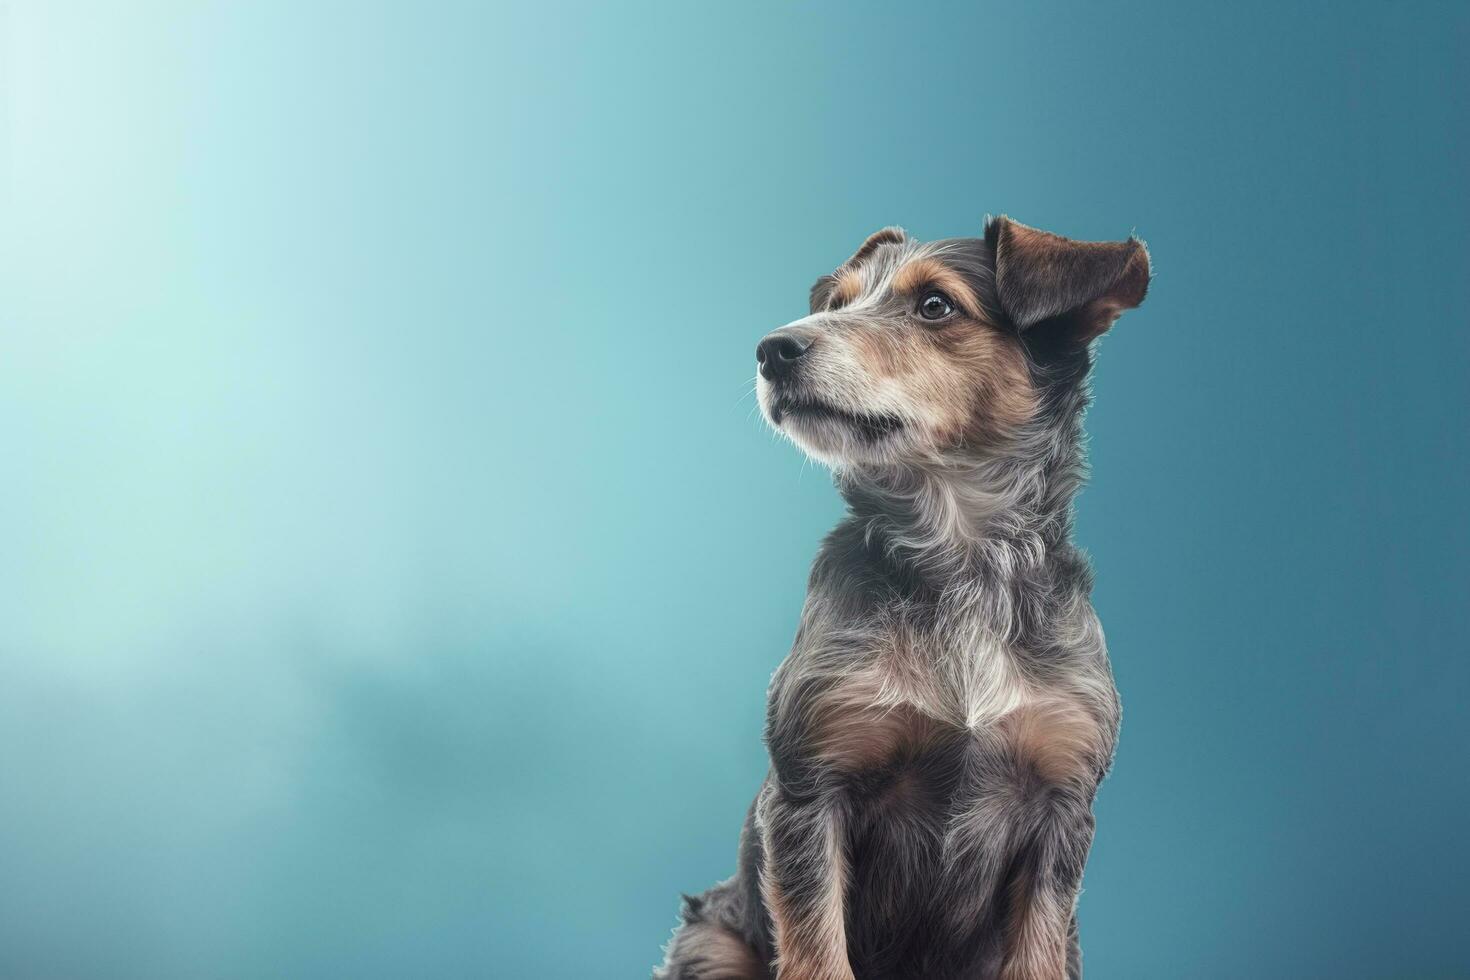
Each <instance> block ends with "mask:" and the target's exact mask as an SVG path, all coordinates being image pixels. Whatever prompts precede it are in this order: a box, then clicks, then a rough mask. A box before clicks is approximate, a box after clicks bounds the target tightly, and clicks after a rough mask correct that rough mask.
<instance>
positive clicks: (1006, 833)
mask: <svg viewBox="0 0 1470 980" xmlns="http://www.w3.org/2000/svg"><path fill="white" fill-rule="evenodd" d="M1148 282H1149V260H1148V253H1147V251H1146V250H1145V249H1144V247H1143V245H1142V243H1141V242H1138V241H1137V240H1134V239H1130V240H1128V241H1123V242H1110V243H1084V242H1074V241H1071V240H1068V239H1064V238H1060V237H1058V236H1055V235H1050V234H1047V233H1045V232H1040V231H1037V230H1035V229H1031V228H1027V227H1026V226H1024V225H1020V224H1018V223H1016V222H1012V221H1009V220H1008V219H1005V218H1000V219H995V220H992V221H990V222H989V223H988V225H987V227H986V233H985V236H984V237H983V238H978V239H957V240H950V241H945V242H937V243H921V242H916V241H914V240H912V239H910V238H909V237H908V236H907V235H905V234H904V233H903V232H901V231H899V230H897V229H884V230H883V231H881V232H878V233H877V234H875V235H873V236H871V237H870V238H869V239H868V241H867V242H865V243H864V244H863V246H862V247H861V248H860V249H859V250H858V252H857V253H856V254H855V255H854V256H853V257H852V258H850V259H849V260H848V261H847V262H846V263H844V264H843V265H842V266H841V267H840V268H839V269H838V270H837V271H836V272H835V273H833V274H832V275H830V276H824V277H823V278H822V279H821V280H819V281H818V283H817V285H816V286H815V287H814V288H813V290H812V297H811V315H810V316H808V317H805V318H803V319H802V320H800V321H797V322H796V323H793V324H790V325H788V326H787V327H785V328H783V329H782V330H781V331H778V332H777V333H776V334H773V335H771V337H769V338H767V340H766V341H763V343H762V348H761V353H760V355H759V356H760V358H761V377H760V379H759V381H758V385H759V393H760V399H761V405H762V408H763V409H764V410H765V412H766V415H767V417H768V418H769V419H770V420H771V421H772V423H773V424H774V425H776V426H777V427H778V428H779V429H780V430H781V431H782V432H783V433H785V434H786V435H788V436H790V437H791V438H792V439H793V441H795V442H796V443H797V444H798V445H800V446H801V447H802V448H803V449H804V450H806V451H807V452H808V453H809V454H811V455H812V456H814V457H816V458H817V459H819V460H821V461H823V462H826V463H828V464H829V465H831V466H832V468H833V470H834V472H835V474H836V480H837V485H838V488H839V490H840V491H841V493H842V494H843V496H844V497H845V498H846V500H847V503H848V505H849V513H848V515H847V516H846V517H845V518H844V519H843V521H842V522H841V523H840V524H839V525H838V526H837V527H836V529H834V530H833V531H832V533H831V534H830V535H829V536H828V537H827V539H826V541H825V542H824V543H823V545H822V548H821V551H820V552H819V553H818V555H817V558H816V561H815V563H814V566H813V568H812V572H811V578H810V583H809V587H808V594H807V600H806V605H805V608H804V609H803V611H802V616H801V624H800V627H799V629H798V632H797V636H796V641H795V644H794V647H793V649H792V651H791V654H790V655H789V656H788V657H787V659H786V660H785V662H784V663H782V665H781V666H780V668H779V669H778V670H777V672H776V675H775V677H774V679H773V681H772V684H771V688H770V696H769V706H768V716H767V727H766V741H767V745H768V748H769V751H770V758H771V767H770V772H769V774H768V775H767V777H766V780H765V782H764V784H763V785H762V787H761V789H760V792H759V793H758V795H757V797H756V800H755V802H754V804H753V805H752V807H751V809H750V812H749V815H748V817H747V819H746V823H745V828H744V832H743V834H742V839H741V843H740V854H739V867H738V871H737V873H736V874H735V876H734V877H733V878H731V879H729V880H728V881H726V882H723V883H722V884H719V885H716V886H715V887H713V888H711V889H710V890H709V891H707V892H705V893H704V894H703V895H701V896H699V897H695V898H688V899H687V900H686V903H685V907H684V909H683V913H682V924H681V925H680V927H679V928H678V930H677V931H676V933H675V936H674V939H673V941H672V942H671V943H670V945H669V948H668V955H667V959H666V961H665V963H664V965H663V966H662V967H661V968H660V969H659V970H658V971H656V972H655V977H657V978H664V980H675V978H677V980H695V978H699V980H713V978H730V980H735V978H771V977H778V978H780V980H854V978H864V980H868V978H910V977H912V978H920V977H922V978H929V980H942V978H951V977H953V978H960V977H964V978H990V977H999V978H1007V980H1021V978H1027V980H1043V978H1044V980H1061V978H1063V977H1080V976H1081V955H1080V951H1079V949H1078V942H1077V921H1076V917H1075V913H1074V906H1075V902H1076V898H1077V895H1078V891H1079V888H1080V885H1081V879H1082V870H1083V866H1084V864H1085V862H1086V859H1087V853H1088V849H1089V847H1090V845H1091V842H1092V836H1093V815H1092V802H1093V797H1094V795H1095V793H1096V790H1097V787H1098V784H1099V782H1100V781H1101V780H1102V778H1103V777H1104V775H1105V774H1106V772H1107V770H1108V766H1109V764H1110V762H1111V759H1112V755H1113V749H1114V744H1115V741H1116V738H1117V732H1118V720H1119V705H1118V697H1117V693H1116V691H1115V689H1114V686H1113V681H1112V675H1111V671H1110V669H1109V666H1108V658H1107V652H1106V649H1105V646H1104V642H1103V635H1102V630H1101V628H1100V626H1099V624H1098V620H1097V617H1096V615H1095V614H1094V612H1093V610H1092V606H1091V604H1090V602H1089V600H1088V595H1089V592H1090V590H1091V584H1092V580H1091V573H1090V571H1089V568H1088V565H1087V562H1086V560H1085V558H1084V557H1083V555H1081V554H1080V553H1079V552H1078V550H1077V549H1076V548H1075V547H1074V546H1073V545H1072V543H1071V541H1070V533H1071V526H1072V500H1073V497H1074V495H1075V494H1076V492H1077V490H1078V488H1079V487H1080V485H1081V482H1082V479H1083V475H1084V469H1083V459H1082V436H1081V422H1082V415H1083V411H1084V409H1085V407H1086V404H1087V401H1088V390H1087V377H1088V373H1089V371H1090V368H1091V344H1092V341H1093V340H1094V339H1095V338H1096V337H1097V336H1099V335H1100V334H1101V333H1102V332H1104V331H1105V330H1106V329H1107V328H1108V327H1109V326H1110V325H1111V324H1112V322H1113V320H1114V319H1115V318H1116V317H1117V315H1118V314H1119V312H1120V311H1122V310H1123V309H1126V308H1129V307H1132V306H1136V305H1138V303H1140V302H1141V301H1142V300H1143V296H1144V293H1145V291H1146V289H1147V287H1148ZM931 314H934V315H932V316H931Z"/></svg>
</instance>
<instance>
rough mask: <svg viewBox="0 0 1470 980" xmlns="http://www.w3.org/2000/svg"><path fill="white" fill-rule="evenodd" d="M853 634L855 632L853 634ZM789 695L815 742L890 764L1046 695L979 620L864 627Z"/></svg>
mask: <svg viewBox="0 0 1470 980" xmlns="http://www.w3.org/2000/svg"><path fill="white" fill-rule="evenodd" d="M852 639H854V638H853V637H851V636H849V640H852ZM828 666H829V670H830V672H828V673H826V675H825V678H823V679H821V680H820V682H819V683H817V684H814V685H812V687H811V688H808V690H815V691H816V692H817V693H816V694H815V695H814V696H813V697H811V699H810V700H809V701H806V702H805V703H801V704H797V705H792V708H793V709H795V710H796V711H799V712H800V713H801V714H802V715H803V716H804V717H806V718H809V719H810V721H811V729H810V732H811V741H810V744H809V749H810V750H811V751H812V752H813V754H815V755H817V756H818V757H820V758H822V759H824V760H825V761H827V762H830V763H834V764H836V765H837V766H838V767H839V768H842V769H849V770H858V769H869V768H873V767H881V766H886V765H889V764H891V763H893V762H895V761H897V760H900V759H902V758H905V757H913V756H915V755H916V754H923V753H924V752H926V751H928V750H929V749H931V748H933V747H935V746H941V745H953V744H954V743H955V742H956V741H957V740H961V741H962V740H965V739H967V738H968V737H990V736H991V735H992V734H993V733H996V732H998V731H1000V730H1001V729H1002V728H1003V727H1004V725H1005V723H1006V719H1010V718H1015V717H1017V716H1019V715H1024V714H1025V713H1026V712H1027V711H1029V710H1031V709H1032V708H1033V706H1034V705H1036V704H1038V703H1041V702H1043V701H1046V700H1049V699H1050V698H1049V695H1048V692H1047V691H1045V690H1044V689H1041V688H1039V687H1038V686H1037V684H1036V682H1035V681H1034V680H1032V679H1029V678H1028V677H1027V676H1026V674H1025V673H1024V671H1023V669H1022V667H1021V664H1020V663H1019V660H1018V658H1017V657H1016V656H1015V654H1014V653H1013V651H1011V650H1009V649H1007V648H1006V646H1005V645H1004V644H1003V643H1001V642H1000V641H999V640H997V639H996V638H995V637H994V635H993V634H992V633H991V632H989V631H987V630H985V629H983V628H982V627H980V626H979V625H978V624H973V623H968V622H959V623H955V622H951V623H948V624H946V626H945V627H944V628H942V629H934V628H919V627H913V626H909V625H908V624H904V623H899V624H898V625H896V626H891V627H888V628H886V629H882V630H874V631H866V632H865V633H864V634H862V636H861V637H860V639H859V640H858V642H855V643H853V646H852V647H851V648H850V649H849V650H848V651H847V655H846V656H844V657H842V658H840V660H837V661H834V662H832V663H830V664H829V665H828Z"/></svg>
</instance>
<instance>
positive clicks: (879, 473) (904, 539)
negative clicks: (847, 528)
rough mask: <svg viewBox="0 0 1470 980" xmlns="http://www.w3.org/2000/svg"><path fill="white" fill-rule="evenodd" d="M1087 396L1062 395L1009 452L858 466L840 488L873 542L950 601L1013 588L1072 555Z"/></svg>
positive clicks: (841, 480)
mask: <svg viewBox="0 0 1470 980" xmlns="http://www.w3.org/2000/svg"><path fill="white" fill-rule="evenodd" d="M1086 400H1087V395H1086V392H1085V390H1083V391H1080V392H1078V393H1076V394H1075V395H1061V396H1058V397H1056V398H1054V399H1052V400H1051V401H1050V402H1049V403H1047V404H1045V405H1044V406H1043V409H1042V411H1041V412H1040V413H1038V416H1037V418H1036V419H1035V420H1033V422H1032V423H1031V424H1030V425H1028V426H1027V427H1026V428H1025V429H1024V430H1023V431H1021V432H1019V433H1017V434H1016V436H1015V437H1014V438H1013V439H1011V440H1008V442H1007V443H1006V444H1005V445H1004V446H1001V447H996V448H992V449H989V450H987V451H985V452H983V453H981V452H972V453H964V454H956V455H954V456H953V457H949V458H944V459H938V460H933V461H929V462H925V463H907V464H894V465H890V466H884V467H872V466H865V467H853V468H850V469H847V470H844V471H842V472H841V473H840V474H839V475H838V478H837V485H838V489H839V490H840V491H841V493H842V495H843V497H844V498H845V499H846V500H847V503H848V506H849V507H850V508H851V510H852V514H853V516H854V517H855V518H856V519H857V520H858V521H860V522H862V523H863V525H864V530H865V532H866V534H867V535H868V538H869V540H870V542H871V543H872V544H873V545H875V546H878V547H881V548H882V549H883V551H884V552H885V553H886V554H887V555H888V556H889V559H890V560H892V561H895V562H898V563H899V564H900V565H902V566H904V567H905V571H907V572H910V573H912V574H913V575H914V576H915V577H916V580H921V581H924V582H926V583H928V584H929V585H931V586H933V587H937V588H938V589H939V590H940V591H942V592H952V591H954V590H955V589H956V588H963V587H964V586H965V585H966V584H968V583H976V582H982V581H983V582H988V583H991V584H996V583H997V582H998V581H1003V580H1006V579H1013V578H1016V577H1018V576H1022V575H1025V574H1026V572H1027V571H1028V570H1031V569H1035V568H1037V567H1039V566H1041V565H1044V564H1045V563H1046V562H1047V561H1048V560H1049V559H1050V558H1051V557H1052V556H1053V555H1054V554H1055V553H1056V551H1057V550H1058V549H1060V548H1064V547H1070V537H1071V532H1072V522H1073V517H1072V503H1073V499H1074V498H1075V497H1076V494H1077V492H1078V490H1079V489H1080V488H1081V486H1082V483H1083V481H1084V479H1085V473H1086V468H1085V465H1084V463H1083V458H1082V437H1081V427H1082V413H1083V409H1084V408H1085V405H1086Z"/></svg>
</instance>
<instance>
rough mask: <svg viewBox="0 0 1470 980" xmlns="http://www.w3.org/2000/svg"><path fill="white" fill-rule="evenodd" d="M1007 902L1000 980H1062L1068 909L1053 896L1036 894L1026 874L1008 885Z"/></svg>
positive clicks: (1064, 965) (1064, 974)
mask: <svg viewBox="0 0 1470 980" xmlns="http://www.w3.org/2000/svg"><path fill="white" fill-rule="evenodd" d="M1010 899H1011V908H1012V909H1013V912H1012V914H1011V917H1010V921H1009V922H1007V923H1006V944H1007V946H1008V950H1007V953H1006V959H1005V965H1004V966H1003V967H1002V968H1001V971H1000V976H1001V980H1066V976H1067V927H1068V924H1069V921H1070V919H1071V909H1069V908H1066V907H1065V906H1064V903H1063V902H1061V901H1060V900H1058V899H1057V898H1056V896H1054V895H1048V894H1044V893H1043V894H1038V893H1037V889H1036V887H1035V882H1034V881H1032V880H1031V878H1030V876H1029V875H1022V876H1021V877H1019V878H1018V879H1017V880H1016V881H1015V882H1014V883H1013V884H1012V890H1011V895H1010Z"/></svg>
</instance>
